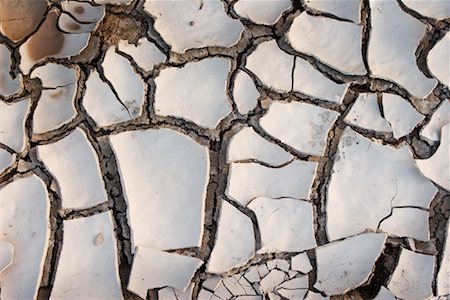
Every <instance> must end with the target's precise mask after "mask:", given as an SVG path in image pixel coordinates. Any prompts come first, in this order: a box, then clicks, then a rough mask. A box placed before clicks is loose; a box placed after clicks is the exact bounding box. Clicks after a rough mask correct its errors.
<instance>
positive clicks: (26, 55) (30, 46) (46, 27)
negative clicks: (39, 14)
mask: <svg viewBox="0 0 450 300" xmlns="http://www.w3.org/2000/svg"><path fill="white" fill-rule="evenodd" d="M58 18H59V13H58V11H57V10H56V9H54V10H52V11H50V12H49V13H48V14H47V17H46V19H45V21H44V23H42V25H41V26H40V27H39V30H38V31H36V32H35V33H34V34H33V35H32V36H31V37H30V38H29V39H28V40H27V41H26V42H25V43H24V44H22V45H21V46H20V49H19V52H20V55H21V62H20V69H21V70H22V73H23V74H25V75H27V74H28V73H29V72H30V70H31V68H32V67H33V66H34V65H35V64H36V63H38V62H40V61H43V60H44V59H46V58H48V57H53V58H70V57H72V56H75V55H77V54H79V53H80V52H81V51H83V49H84V48H86V47H87V45H88V42H89V38H90V33H80V34H65V33H63V32H62V31H60V30H59V29H58Z"/></svg>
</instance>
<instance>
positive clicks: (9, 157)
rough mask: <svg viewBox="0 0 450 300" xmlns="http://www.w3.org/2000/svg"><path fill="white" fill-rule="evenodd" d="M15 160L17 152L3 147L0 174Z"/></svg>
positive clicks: (0, 157)
mask: <svg viewBox="0 0 450 300" xmlns="http://www.w3.org/2000/svg"><path fill="white" fill-rule="evenodd" d="M15 160H16V154H11V153H9V152H8V151H6V150H4V149H3V148H0V174H1V173H2V172H3V171H5V170H6V169H7V168H9V167H10V166H11V165H12V164H13V163H14V161H15Z"/></svg>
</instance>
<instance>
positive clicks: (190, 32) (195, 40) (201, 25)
mask: <svg viewBox="0 0 450 300" xmlns="http://www.w3.org/2000/svg"><path fill="white" fill-rule="evenodd" d="M201 3H202V4H200V7H199V5H198V4H197V3H196V1H192V0H180V1H149V0H147V1H146V2H145V3H144V9H145V11H146V12H148V13H149V14H151V15H152V16H153V17H154V18H155V29H156V31H158V32H159V33H160V34H161V37H162V38H163V39H164V40H165V41H166V42H167V43H168V44H169V45H170V46H171V47H172V51H175V52H178V53H183V52H185V51H186V50H188V49H191V48H203V47H207V46H220V47H231V46H233V45H234V44H236V43H237V42H238V40H239V38H240V36H241V33H242V31H243V30H244V26H243V25H242V23H241V22H240V21H238V20H234V19H232V18H230V17H229V16H227V14H226V13H225V8H224V6H223V4H222V2H221V1H220V0H206V1H201Z"/></svg>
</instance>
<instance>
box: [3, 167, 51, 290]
mask: <svg viewBox="0 0 450 300" xmlns="http://www.w3.org/2000/svg"><path fill="white" fill-rule="evenodd" d="M49 202H50V201H49V198H48V194H47V190H46V187H45V185H44V182H43V181H42V180H41V179H40V178H39V177H37V176H36V175H31V176H29V177H25V178H21V179H18V180H15V181H13V182H12V183H10V184H8V185H6V186H5V187H3V188H2V189H1V190H0V205H1V212H2V214H1V218H0V222H1V223H0V225H1V226H0V233H1V240H2V241H5V242H8V243H10V244H11V245H12V246H13V247H14V253H13V258H12V260H13V261H12V264H11V265H10V266H9V268H8V269H6V270H4V271H3V272H2V273H1V274H0V283H1V285H2V291H1V293H2V298H5V299H35V298H36V296H37V293H38V289H39V285H40V281H41V277H42V269H43V266H44V259H45V255H46V253H47V247H48V243H49V240H48V239H49V236H50V229H49V221H48V214H49V210H50V203H49ZM3 246H4V244H2V248H3ZM2 251H3V249H2Z"/></svg>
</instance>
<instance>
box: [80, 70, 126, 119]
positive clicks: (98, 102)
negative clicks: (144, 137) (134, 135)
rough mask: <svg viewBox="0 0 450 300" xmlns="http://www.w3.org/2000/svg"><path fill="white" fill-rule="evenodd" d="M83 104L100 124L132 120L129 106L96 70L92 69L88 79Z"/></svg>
mask: <svg viewBox="0 0 450 300" xmlns="http://www.w3.org/2000/svg"><path fill="white" fill-rule="evenodd" d="M83 106H84V108H85V109H86V112H87V113H88V114H89V115H90V116H91V118H92V119H94V121H95V123H96V124H97V125H98V126H109V125H113V124H117V123H120V122H125V121H129V120H131V117H130V115H129V114H128V111H127V107H126V106H124V105H122V104H121V103H120V101H119V99H117V97H116V96H115V95H114V93H113V92H112V90H111V88H110V87H109V85H108V84H107V83H105V82H103V81H102V80H101V78H100V75H99V74H98V72H97V71H96V70H92V71H91V73H90V74H89V77H88V79H87V81H86V93H85V94H84V98H83Z"/></svg>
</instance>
